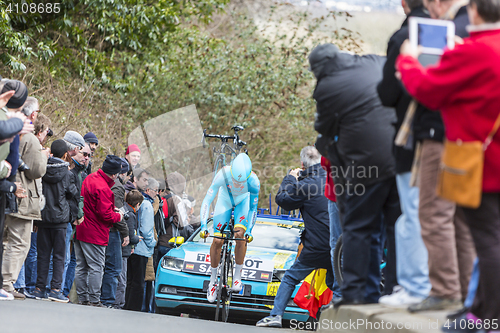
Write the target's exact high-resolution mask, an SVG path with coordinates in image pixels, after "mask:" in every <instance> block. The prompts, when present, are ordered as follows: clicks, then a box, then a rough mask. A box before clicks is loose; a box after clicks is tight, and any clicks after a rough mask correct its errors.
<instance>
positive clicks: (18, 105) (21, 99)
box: [0, 80, 36, 212]
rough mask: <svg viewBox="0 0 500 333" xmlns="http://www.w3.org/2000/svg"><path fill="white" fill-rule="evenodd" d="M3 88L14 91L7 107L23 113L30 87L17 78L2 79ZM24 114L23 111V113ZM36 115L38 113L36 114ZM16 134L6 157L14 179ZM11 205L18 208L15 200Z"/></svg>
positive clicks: (16, 153)
mask: <svg viewBox="0 0 500 333" xmlns="http://www.w3.org/2000/svg"><path fill="white" fill-rule="evenodd" d="M2 84H3V87H2V90H1V92H0V94H4V93H6V92H8V91H12V90H13V91H14V95H12V97H11V98H10V99H9V100H8V102H7V104H6V105H5V107H6V108H7V110H8V111H10V112H14V113H21V110H22V107H23V105H24V103H25V102H26V98H28V88H27V87H26V85H25V84H24V83H22V82H21V81H17V80H2ZM21 114H22V113H21ZM22 115H23V118H22V119H23V121H24V122H25V123H26V122H28V123H31V121H30V120H28V119H27V118H26V116H24V114H22ZM34 117H36V115H35V116H34ZM30 126H31V129H30V130H29V131H27V132H21V133H20V134H24V133H28V132H33V125H30ZM20 134H18V135H16V136H15V137H14V140H13V141H12V142H11V144H10V152H9V155H8V156H7V158H6V161H7V162H9V163H10V165H12V170H11V173H10V178H11V179H12V180H14V179H15V176H16V173H17V168H18V167H19V142H20V137H19V135H20ZM10 198H11V199H13V198H14V197H13V196H10ZM7 204H8V205H9V206H11V205H12V204H14V207H11V211H12V212H14V211H15V210H16V208H15V202H13V203H11V202H7Z"/></svg>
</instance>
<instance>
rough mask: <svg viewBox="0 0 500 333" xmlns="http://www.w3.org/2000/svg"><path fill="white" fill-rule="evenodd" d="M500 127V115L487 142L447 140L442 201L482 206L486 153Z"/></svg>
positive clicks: (476, 206)
mask: <svg viewBox="0 0 500 333" xmlns="http://www.w3.org/2000/svg"><path fill="white" fill-rule="evenodd" d="M499 127H500V115H498V117H497V119H496V121H495V125H494V126H493V129H492V130H491V132H490V134H489V135H488V137H487V138H486V140H485V142H481V141H471V142H462V141H461V140H457V141H448V140H445V142H444V152H443V156H442V158H441V170H440V175H439V181H438V188H437V193H438V195H439V196H440V197H441V198H444V199H447V200H450V201H453V202H455V203H456V204H457V205H460V206H463V207H467V208H478V207H479V206H480V205H481V194H482V192H483V169H484V152H485V150H486V149H487V148H488V146H489V145H490V143H491V141H492V140H493V137H494V136H495V134H496V132H497V131H498V128H499Z"/></svg>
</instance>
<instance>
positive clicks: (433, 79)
mask: <svg viewBox="0 0 500 333" xmlns="http://www.w3.org/2000/svg"><path fill="white" fill-rule="evenodd" d="M468 12H469V19H470V22H471V23H472V25H471V26H469V27H468V29H469V32H470V38H467V39H465V40H464V43H463V44H460V45H457V46H456V47H455V48H454V49H453V50H447V51H446V52H445V53H444V54H443V56H442V58H441V61H440V62H439V63H438V64H437V65H436V66H432V67H428V68H423V67H422V66H421V65H420V64H419V62H418V61H417V59H416V58H417V56H418V52H416V51H415V50H413V49H412V48H411V47H410V45H409V43H408V41H406V42H405V44H403V46H402V47H401V55H400V57H399V58H398V60H397V63H396V66H397V69H398V70H399V72H400V73H401V80H402V82H403V84H404V86H405V87H406V89H407V90H408V92H409V93H410V95H412V96H413V97H415V98H416V99H417V100H418V101H419V102H421V103H422V104H423V105H425V106H427V107H428V108H429V109H432V110H440V111H441V113H442V116H443V121H444V125H445V128H446V138H447V139H448V140H450V141H457V140H462V141H463V142H467V141H482V142H484V141H485V140H486V137H487V136H488V134H489V133H490V131H491V130H492V128H493V125H494V123H495V120H496V119H497V117H498V115H499V114H500V2H499V1H498V0H471V1H470V5H469V7H468ZM464 211H465V214H466V217H467V220H468V223H469V226H470V229H471V233H472V236H473V238H474V243H475V247H476V251H477V254H478V258H479V268H480V280H479V287H478V290H477V293H476V298H475V300H474V304H473V306H472V308H471V310H470V311H471V313H469V314H467V315H466V317H467V319H473V320H477V319H478V318H479V319H482V320H483V325H485V324H486V322H487V321H489V323H490V326H489V327H484V326H483V327H484V328H485V329H486V331H488V330H489V329H496V330H497V329H498V325H500V287H499V283H498V282H500V280H499V279H500V278H499V277H500V133H497V134H496V135H495V136H494V138H493V141H492V142H491V144H490V145H489V146H488V148H487V149H486V151H485V161H484V172H483V187H482V201H481V206H480V207H479V208H477V209H467V208H464ZM462 319H465V318H462ZM492 322H493V323H496V324H494V326H491V325H492ZM457 323H459V321H458V320H457ZM477 327H479V325H478V326H477ZM452 328H453V327H452ZM457 328H459V325H457Z"/></svg>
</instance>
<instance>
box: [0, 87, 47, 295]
mask: <svg viewBox="0 0 500 333" xmlns="http://www.w3.org/2000/svg"><path fill="white" fill-rule="evenodd" d="M39 111H40V110H39V105H38V100H37V99H36V98H34V97H28V98H27V99H26V102H25V103H24V106H23V108H22V113H23V114H24V115H25V116H26V117H27V118H28V119H30V120H31V121H32V122H34V121H35V120H36V118H37V114H38V112H39ZM19 154H20V158H21V160H22V161H23V162H24V164H21V165H20V167H19V172H17V175H16V181H17V182H20V183H21V184H22V187H23V188H24V189H26V195H27V196H26V197H25V198H19V199H17V206H18V211H17V212H16V213H12V214H9V215H7V216H6V219H5V230H6V235H7V239H6V246H5V256H4V261H3V266H2V270H3V272H4V284H3V287H4V289H5V290H6V291H8V292H11V293H13V295H14V297H15V298H18V299H24V298H25V295H24V294H23V293H22V291H21V292H17V291H15V290H14V283H15V282H16V280H17V278H18V276H19V272H20V271H21V268H22V266H23V263H24V260H25V259H26V256H27V254H28V251H29V248H30V243H31V231H32V229H33V220H40V219H41V213H40V198H41V197H42V189H41V187H40V185H39V184H37V182H36V180H37V179H39V178H41V177H43V176H44V175H45V172H46V169H47V159H48V158H49V150H42V146H41V145H40V141H39V140H38V139H37V137H36V136H35V135H34V134H33V133H26V134H23V135H21V140H20V146H19ZM23 166H24V168H22V167H23Z"/></svg>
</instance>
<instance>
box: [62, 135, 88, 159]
mask: <svg viewBox="0 0 500 333" xmlns="http://www.w3.org/2000/svg"><path fill="white" fill-rule="evenodd" d="M64 141H66V142H67V143H68V145H69V156H70V157H73V156H76V154H78V151H79V150H80V149H82V148H83V147H85V140H83V137H82V136H81V135H80V133H77V132H75V131H67V132H66V134H64Z"/></svg>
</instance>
